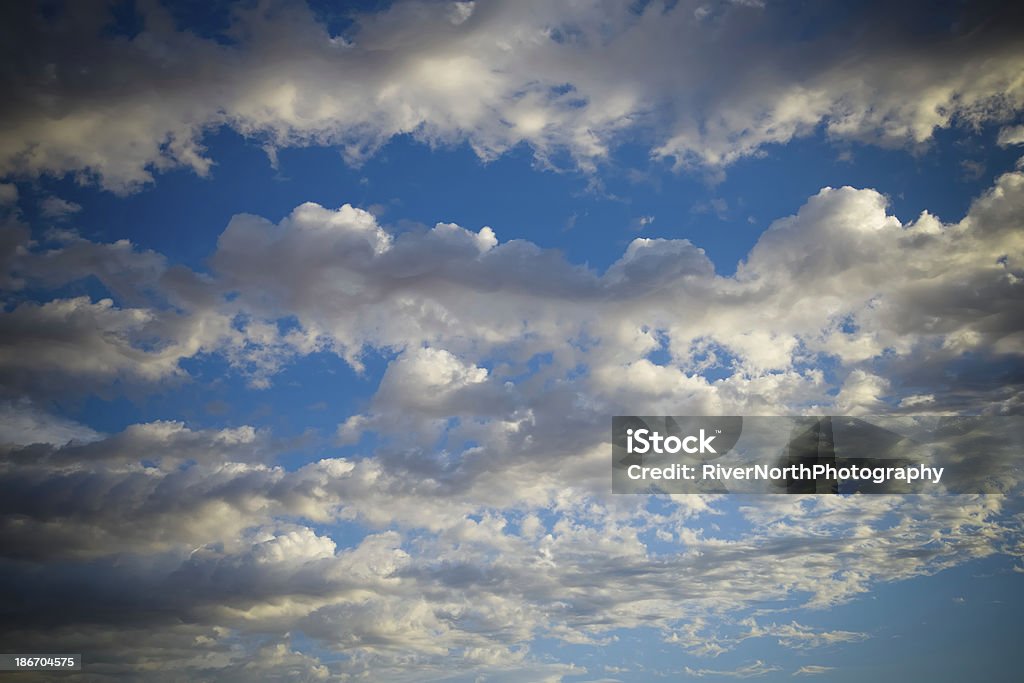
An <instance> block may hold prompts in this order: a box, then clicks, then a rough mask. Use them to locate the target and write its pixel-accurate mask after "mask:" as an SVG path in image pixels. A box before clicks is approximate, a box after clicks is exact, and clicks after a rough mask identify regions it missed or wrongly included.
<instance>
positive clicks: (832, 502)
mask: <svg viewBox="0 0 1024 683" xmlns="http://www.w3.org/2000/svg"><path fill="white" fill-rule="evenodd" d="M467 21H472V17H471V18H470V19H468V20H467ZM1022 198H1024V174H1022V173H1019V172H1017V173H1009V174H1006V175H1004V176H1001V177H1000V178H998V179H997V180H996V181H995V183H994V185H993V187H992V188H990V189H989V190H988V191H986V192H985V193H983V194H982V195H981V196H980V197H978V198H977V200H976V201H975V202H974V203H973V204H972V206H971V208H970V209H969V211H968V212H967V214H966V215H965V216H964V217H963V218H962V219H961V220H959V221H957V222H953V223H943V222H941V221H939V220H938V219H936V218H935V217H934V216H932V215H931V214H928V213H925V214H922V215H921V216H920V217H918V218H917V219H916V220H914V221H911V222H908V223H903V222H901V221H900V220H898V219H897V218H896V217H895V216H893V215H891V214H890V213H889V211H888V208H887V204H886V201H885V198H884V197H883V196H882V195H881V194H880V193H878V192H877V191H875V190H872V189H855V188H849V187H844V188H825V189H823V190H821V191H820V192H819V193H817V194H815V195H814V196H812V197H810V198H808V200H807V202H806V203H805V204H804V206H802V207H801V208H800V210H799V211H797V212H796V213H795V214H794V215H792V216H788V217H783V218H780V219H779V220H777V221H775V222H774V223H772V225H771V227H770V228H769V229H768V231H767V232H766V233H765V234H764V235H763V236H762V237H761V239H760V240H759V241H758V243H757V244H756V245H755V246H754V248H753V249H752V250H751V252H750V253H749V254H748V256H747V258H746V259H745V260H744V261H743V262H742V263H741V264H740V267H739V268H738V269H737V272H736V275H734V276H721V275H718V274H716V273H715V271H714V268H713V266H712V264H711V263H710V261H709V260H708V259H707V257H706V256H705V255H704V253H703V252H702V251H701V249H700V247H699V246H697V245H694V244H692V243H690V242H689V241H686V240H665V239H657V238H639V239H636V240H633V241H632V242H631V243H630V244H629V245H628V246H627V247H626V249H625V250H624V252H623V254H622V256H621V258H619V259H618V260H617V261H616V262H615V263H613V264H612V265H611V266H609V267H608V268H607V269H605V270H604V271H603V272H598V271H595V270H593V269H590V268H587V267H583V266H579V265H575V264H573V263H570V262H568V261H566V260H565V258H564V257H563V256H561V255H560V254H557V253H554V252H551V251H546V250H543V249H541V248H539V247H537V246H536V245H533V244H530V243H528V242H524V241H515V240H513V241H504V242H503V241H501V240H500V239H499V236H498V235H497V234H495V232H494V231H493V230H491V229H489V228H481V229H479V230H476V231H473V230H467V229H465V228H462V227H459V226H457V225H452V224H448V223H440V224H438V225H436V226H435V227H433V228H430V229H422V230H413V231H406V232H402V233H398V234H396V233H393V232H391V231H389V230H388V229H387V228H386V226H384V225H382V224H381V223H380V222H379V221H378V220H377V218H375V217H374V216H373V215H372V214H370V213H369V212H366V211H363V210H360V209H358V208H355V207H352V206H348V205H344V206H342V207H340V208H337V209H331V208H326V207H323V206H319V205H316V204H312V203H310V204H303V205H300V206H299V207H297V208H296V209H295V210H294V211H293V212H292V213H291V214H289V215H288V216H286V217H284V218H283V219H282V220H280V221H279V222H277V223H274V222H271V221H268V220H266V219H264V218H261V217H258V216H252V215H239V216H236V217H234V218H233V219H232V220H231V222H230V223H229V225H228V226H227V228H226V229H225V231H224V233H223V234H222V235H221V236H220V239H219V240H218V244H217V248H216V251H215V253H213V254H212V255H211V257H210V259H209V261H208V263H209V266H210V270H209V272H207V273H196V272H193V271H191V270H188V269H185V268H183V267H181V266H175V265H172V264H169V263H168V262H167V260H166V259H165V258H163V257H162V256H161V255H159V254H156V253H153V252H147V251H142V250H139V249H137V248H136V247H134V246H133V245H131V244H130V243H128V242H114V243H112V244H98V243H94V242H91V241H88V240H85V239H83V238H81V237H78V236H76V235H75V234H74V233H71V232H66V233H62V234H61V235H58V236H56V238H55V240H54V241H52V242H47V243H46V244H45V245H40V244H38V243H33V242H31V241H29V239H28V237H27V235H26V234H25V231H24V230H21V229H18V227H17V226H14V227H13V228H10V229H9V232H8V233H5V237H7V236H8V235H10V237H9V238H8V239H6V240H5V241H4V242H3V243H4V244H7V245H10V247H9V248H7V252H6V253H7V254H8V255H7V256H6V257H5V258H6V260H5V263H6V264H7V267H8V269H9V272H8V273H6V277H7V279H6V280H5V282H9V283H15V284H12V285H11V289H10V291H12V292H14V294H13V295H12V296H14V297H23V298H21V299H18V298H14V299H13V302H14V303H13V305H12V306H11V307H10V308H8V309H5V310H4V311H3V313H2V314H0V330H2V332H3V334H2V335H0V340H2V344H0V346H2V347H3V349H4V350H3V352H2V353H0V372H2V373H3V374H2V379H3V385H4V388H5V391H6V392H7V393H8V395H7V396H5V397H4V401H5V403H4V404H2V405H3V406H4V410H6V411H7V413H6V414H7V415H8V417H9V418H10V419H9V420H8V422H9V429H10V431H11V432H12V433H13V436H11V437H9V438H7V439H6V440H5V445H4V447H3V457H2V458H0V462H2V466H0V541H2V543H0V547H3V548H4V549H5V554H4V557H3V561H2V562H0V572H2V574H3V577H2V578H3V581H0V585H6V586H18V587H19V590H20V594H19V595H17V596H12V600H10V601H8V602H5V604H7V605H10V607H9V614H10V615H12V617H11V619H10V620H8V622H7V623H5V624H4V625H3V627H4V628H5V629H6V631H5V632H4V633H3V636H4V642H7V643H11V644H12V647H14V646H15V645H17V646H18V648H20V649H23V650H25V651H31V650H37V649H39V648H40V647H42V644H43V643H44V639H45V638H49V640H48V641H45V642H53V639H54V638H60V639H61V642H65V643H67V644H68V647H71V646H72V645H78V646H80V649H81V651H87V652H91V653H94V655H93V656H95V657H96V658H97V662H98V663H97V666H100V667H103V668H102V669H98V670H97V671H102V672H104V673H109V674H110V675H112V676H113V675H118V674H122V675H127V674H128V673H129V672H132V671H136V670H138V668H139V667H140V666H141V665H142V663H144V662H152V661H153V660H152V659H151V658H152V657H154V656H157V655H154V654H153V653H154V650H155V649H156V650H158V658H159V665H154V666H159V667H161V668H163V669H165V670H167V671H172V670H177V671H179V672H180V671H187V672H189V674H188V675H189V677H190V678H202V677H204V676H205V677H207V678H213V677H215V678H220V677H223V678H224V679H225V680H230V677H232V676H234V677H236V678H237V679H239V680H242V679H244V678H245V676H247V675H249V676H264V675H266V676H268V677H270V676H274V675H278V676H285V677H286V676H287V674H286V673H281V672H289V671H297V672H299V673H298V674H296V675H301V676H305V677H307V678H309V679H310V680H316V678H317V677H322V676H323V672H324V671H325V668H326V671H327V672H329V674H330V675H331V676H335V675H336V676H338V677H343V676H352V677H357V676H359V675H371V676H376V677H383V678H387V680H403V679H405V680H424V679H426V680H429V679H430V678H431V677H433V678H436V679H441V680H444V679H445V677H448V678H451V677H456V678H458V677H463V678H465V679H468V680H472V678H473V677H475V676H477V675H488V676H492V677H494V678H495V679H498V680H500V679H501V678H502V677H505V678H506V679H511V680H515V678H516V675H517V673H518V674H521V673H522V672H524V671H525V672H529V674H528V676H527V677H530V679H531V680H543V679H544V678H551V679H553V680H557V677H558V676H562V675H565V676H568V675H570V674H574V675H575V674H579V675H582V673H583V672H582V671H581V669H580V667H571V666H569V665H560V664H559V665H556V664H550V663H548V662H546V661H544V660H543V658H542V657H540V656H537V655H535V654H533V653H531V652H530V651H529V650H528V649H527V648H525V647H523V644H524V643H529V642H530V641H532V640H534V639H537V638H544V639H551V640H554V641H558V642H562V643H569V644H584V645H594V644H600V643H610V642H612V640H611V639H613V638H615V637H616V635H617V632H618V631H619V630H622V629H625V630H631V629H639V628H644V629H654V630H655V631H656V632H657V633H659V634H661V636H662V638H663V639H665V640H667V641H668V642H672V643H677V644H679V645H680V646H682V647H684V648H686V649H687V651H688V652H689V653H691V654H696V655H703V656H714V655H716V654H718V653H721V652H725V651H728V650H730V649H731V648H732V647H734V646H735V644H736V643H738V642H742V641H743V640H745V639H750V638H760V639H770V640H771V641H773V642H775V643H777V644H779V645H780V646H781V647H784V648H792V649H805V648H813V647H828V646H833V645H837V644H851V643H856V642H859V641H861V640H863V639H864V638H866V637H870V634H865V633H861V632H853V631H844V630H837V629H832V630H828V629H823V628H819V627H816V626H813V625H810V624H813V621H811V620H809V619H807V618H804V617H801V618H800V620H799V621H798V620H795V619H792V618H791V617H789V616H787V617H785V620H781V619H779V620H773V617H772V616H768V614H767V613H766V612H765V611H764V610H766V609H767V608H765V605H776V604H777V605H780V609H790V608H792V607H795V606H804V607H809V608H818V609H826V608H829V607H831V606H834V605H837V604H841V603H845V602H849V601H851V600H854V599H856V598H857V597H858V596H861V595H863V594H864V593H866V592H868V591H870V590H871V589H872V588H873V587H874V586H877V585H879V584H882V583H887V582H895V581H903V580H907V579H910V578H913V577H918V576H922V575H931V574H934V573H937V572H940V571H942V570H943V569H946V568H950V567H954V566H958V565H961V564H963V563H965V562H968V561H970V560H972V559H976V558H983V557H989V556H993V555H996V554H1000V553H1002V554H1008V555H1012V556H1017V555H1019V547H1018V546H1019V544H1015V542H1014V539H1015V538H1016V536H1017V535H1019V524H1017V522H1016V520H1015V519H1014V518H1013V514H1014V511H1013V508H1012V505H1013V503H1012V500H1013V498H1012V496H1009V497H983V496H958V497H956V499H955V500H951V499H950V498H943V497H932V496H918V497H912V498H911V497H907V498H901V497H889V496H853V497H840V496H822V497H815V498H793V497H785V496H775V497H770V498H765V499H760V498H759V499H756V500H751V501H750V502H749V503H748V502H743V503H741V504H740V505H739V506H738V509H737V510H735V514H736V515H737V516H738V517H739V518H740V519H741V520H742V522H743V524H742V525H737V529H734V530H731V531H730V533H721V532H718V531H717V530H716V529H715V527H714V523H715V520H716V518H717V517H718V516H719V515H720V513H721V512H722V510H723V506H722V502H721V500H720V499H717V498H715V497H713V496H685V497H679V498H673V499H666V501H665V504H664V506H661V505H659V506H657V508H655V507H654V506H649V505H648V499H647V498H646V497H642V496H635V497H634V496H613V495H611V494H609V493H608V486H607V470H606V467H607V450H606V444H605V443H604V441H605V438H606V430H607V416H608V415H609V414H617V413H631V412H651V413H655V414H658V413H662V414H669V413H677V412H694V413H699V412H709V413H717V414H729V413H731V412H733V411H736V412H740V413H747V414H750V413H753V412H801V411H819V410H820V411H828V410H835V409H840V408H841V409H844V410H850V411H854V410H870V409H875V408H877V407H879V406H883V407H884V406H888V405H898V402H899V401H904V400H905V401H906V407H907V409H911V410H912V409H914V408H915V407H916V405H918V404H919V403H920V400H921V398H920V397H922V396H927V397H929V402H928V404H927V406H928V410H929V411H932V410H942V411H947V412H957V411H964V412H981V411H988V412H1009V413H1012V412H1020V410H1021V402H1020V386H1021V381H1020V380H1019V379H1014V378H1015V377H1017V375H1014V374H1013V373H1014V372H1018V371H1019V364H1020V362H1019V357H1020V354H1021V345H1020V335H1019V329H1020V318H1019V315H1020V314H1019V310H1020V307H1019V305H1018V304H1019V301H1018V299H1019V298H1020V296H1021V291H1020V287H1021V284H1020V283H1021V272H1022V262H1021V260H1022V254H1024V248H1022V247H1024V245H1022V242H1021V240H1022V237H1021V235H1020V231H1019V226H1020V224H1021V216H1020V207H1021V206H1024V201H1022ZM88 277H95V278H96V279H97V280H98V281H99V282H100V284H101V285H102V286H103V287H105V288H106V289H107V290H108V291H109V293H110V296H109V297H104V298H99V299H98V300H94V299H93V298H92V297H88V296H78V297H70V298H68V297H67V296H66V295H65V292H64V290H65V288H66V287H67V286H68V284H69V283H75V282H78V281H80V280H82V279H83V278H88ZM26 291H31V292H32V293H33V296H39V297H40V298H42V299H43V300H42V301H38V302H37V301H33V300H31V299H29V298H28V297H27V295H26V294H25V292H26ZM48 292H56V293H54V294H52V298H47V293H48ZM314 352H316V353H322V352H329V353H333V354H336V356H337V359H336V362H337V363H338V364H339V365H340V364H341V363H343V362H344V363H349V364H350V365H351V366H352V367H354V368H357V369H361V368H362V365H363V362H362V359H363V357H364V354H366V353H368V352H375V353H379V354H381V355H382V356H383V357H384V359H385V363H386V368H385V369H384V371H383V373H382V374H381V376H380V380H379V385H378V386H377V387H376V390H375V392H374V395H373V396H372V397H371V398H370V399H369V400H368V401H367V402H366V403H365V405H364V406H363V407H362V408H360V410H359V412H358V413H356V414H354V415H350V416H342V418H340V419H343V422H342V425H341V427H339V436H341V437H343V438H344V439H345V440H346V441H347V443H348V444H349V446H348V447H349V448H350V449H351V450H350V452H347V453H345V454H344V457H342V456H341V454H339V453H338V452H337V451H335V450H334V446H332V445H330V444H327V443H326V442H318V443H316V444H315V446H314V447H315V449H316V453H317V455H316V458H318V459H315V460H314V461H312V462H308V463H307V464H305V465H302V466H299V467H295V466H286V465H285V464H284V463H285V462H289V461H287V460H281V459H279V456H280V455H281V454H282V453H288V452H289V451H290V449H291V447H292V446H293V444H291V443H289V442H287V441H282V440H280V439H279V438H277V437H275V436H274V435H273V434H272V433H270V432H268V431H267V430H264V429H257V428H256V427H254V426H251V425H232V426H221V427H219V428H209V427H206V428H204V427H202V426H197V425H190V424H186V423H182V422H177V421H161V420H157V421H147V422H142V423H140V424H135V425H130V426H128V427H127V428H125V429H123V430H121V431H120V432H117V433H112V434H97V433H92V432H89V431H88V430H86V429H84V428H82V427H81V425H76V424H75V423H72V422H70V421H68V420H66V419H61V418H57V417H54V416H52V415H49V414H48V413H47V408H48V406H50V405H51V404H50V403H48V402H47V397H48V396H51V397H52V396H53V395H56V394H60V395H65V392H69V391H71V390H72V389H74V388H76V387H77V388H78V390H79V391H83V392H87V393H95V392H98V391H101V390H107V391H115V390H118V389H119V387H118V382H123V381H131V382H136V383H142V384H148V385H150V386H158V385H159V384H160V383H161V382H168V381H187V380H189V379H190V376H189V373H188V364H187V363H184V362H183V360H184V359H187V358H195V357H199V356H201V355H203V356H210V357H216V358H220V359H222V360H223V361H225V362H226V363H227V364H229V365H231V366H233V367H234V368H235V372H240V373H241V374H243V375H245V376H247V377H255V378H258V379H259V380H260V381H263V382H266V383H270V382H273V381H275V380H276V379H277V378H276V374H277V373H278V371H279V370H280V369H281V368H282V367H283V366H284V365H286V364H287V363H288V362H289V361H290V359H292V358H295V357H298V356H301V355H304V354H310V353H314ZM654 358H659V359H660V360H659V361H658V362H655V360H653V359H654ZM823 368H825V369H827V372H826V371H825V370H824V369H823ZM709 369H715V370H717V371H718V373H717V375H718V376H717V377H709V375H710V374H711V373H709V372H708V370H709ZM226 371H229V372H230V371H231V370H230V369H228V370H226ZM367 435H369V436H372V437H373V438H368V439H362V438H361V437H363V436H367ZM655 510H656V511H655ZM353 528H354V529H356V530H355V531H350V530H351V529H353ZM656 534H659V535H657V538H658V539H659V541H658V544H659V545H657V546H656V545H654V543H653V541H651V540H650V539H651V538H652V537H655V535H656ZM662 544H664V545H662ZM680 577H686V579H687V580H686V581H685V582H681V581H680ZM55 587H57V589H55ZM13 598H17V599H13ZM754 609H758V610H762V611H759V612H757V618H756V620H755V619H753V618H750V614H751V611H752V610H754ZM748 619H749V620H748ZM12 624H15V626H12ZM709 624H716V626H714V627H712V626H709ZM286 632H287V633H293V634H296V641H294V642H293V641H290V640H288V639H277V640H274V639H268V638H267V637H266V634H267V633H286ZM297 634H302V636H303V637H304V638H309V639H311V640H312V642H314V643H315V644H316V647H317V648H322V649H323V650H325V651H329V652H331V653H332V657H326V656H325V657H323V658H320V657H319V656H314V653H313V652H312V651H306V650H308V649H309V648H305V647H302V648H299V647H298V646H297V645H296V644H295V642H299V639H298V636H297ZM701 643H702V644H701ZM43 649H45V648H43ZM334 654H336V655H337V656H336V657H335V656H333V655H334ZM452 661H457V662H458V664H457V665H454V666H455V667H456V668H455V670H452V668H451V667H452V666H453V665H452V664H451V662H452ZM254 667H256V668H254ZM258 667H263V668H258ZM292 667H293V668H292ZM777 670H779V669H778V668H777V667H773V666H770V665H767V664H764V663H763V662H760V663H755V664H751V665H748V666H745V667H740V668H738V669H733V670H726V669H722V670H718V669H707V668H700V669H693V670H691V672H692V674H693V675H703V676H713V675H722V676H729V675H731V676H740V677H743V676H757V675H762V674H768V673H771V672H773V671H777ZM168 676H170V675H169V674H168ZM172 680H173V679H172Z"/></svg>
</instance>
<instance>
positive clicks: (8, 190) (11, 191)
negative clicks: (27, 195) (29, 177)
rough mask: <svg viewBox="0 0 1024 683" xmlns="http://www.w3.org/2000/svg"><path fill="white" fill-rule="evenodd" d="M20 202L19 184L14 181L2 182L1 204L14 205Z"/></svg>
mask: <svg viewBox="0 0 1024 683" xmlns="http://www.w3.org/2000/svg"><path fill="white" fill-rule="evenodd" d="M17 202H18V186H17V185H15V184H14V183H0V206H13V205H15V204H17Z"/></svg>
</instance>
